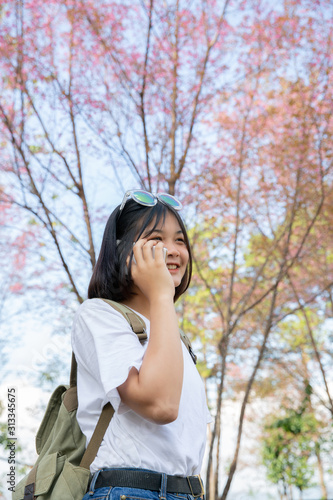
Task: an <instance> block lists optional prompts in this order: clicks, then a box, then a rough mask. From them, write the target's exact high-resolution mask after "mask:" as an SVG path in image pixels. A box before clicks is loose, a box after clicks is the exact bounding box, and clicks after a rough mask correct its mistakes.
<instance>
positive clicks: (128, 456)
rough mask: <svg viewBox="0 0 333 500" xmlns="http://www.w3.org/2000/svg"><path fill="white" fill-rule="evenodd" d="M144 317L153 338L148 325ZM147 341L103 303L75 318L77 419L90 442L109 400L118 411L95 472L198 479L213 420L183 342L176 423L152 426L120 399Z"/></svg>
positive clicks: (87, 307) (86, 308)
mask: <svg viewBox="0 0 333 500" xmlns="http://www.w3.org/2000/svg"><path fill="white" fill-rule="evenodd" d="M140 316H141V317H142V318H143V320H144V322H145V323H146V327H147V328H146V329H147V334H148V339H149V327H150V324H149V320H148V319H147V318H145V317H144V316H142V315H140ZM147 342H148V341H146V342H145V343H144V344H141V342H140V341H139V340H138V338H137V336H136V334H135V333H134V332H133V331H132V329H131V327H130V325H129V323H128V322H127V321H126V319H125V318H124V317H123V316H122V314H120V313H119V312H117V311H116V310H115V309H113V308H112V307H111V306H110V305H109V304H107V303H105V302H104V301H103V300H101V299H90V300H87V301H85V302H84V303H83V304H82V305H81V306H80V307H79V309H78V311H77V313H76V316H75V318H74V324H73V330H72V347H73V351H74V353H75V356H76V360H77V363H78V378H77V389H78V400H79V407H78V412H77V419H78V422H79V425H80V427H81V430H82V432H83V433H84V434H85V436H86V438H87V443H88V442H89V440H90V439H91V436H92V433H93V431H94V429H95V427H96V424H97V420H98V418H99V416H100V414H101V411H102V408H103V406H104V405H105V404H106V403H107V402H108V401H110V402H111V404H112V406H113V408H114V409H115V414H114V416H113V417H112V420H111V423H110V425H109V427H108V429H107V431H106V433H105V436H104V439H103V442H102V444H101V446H100V449H99V451H98V454H97V456H96V458H95V460H94V462H93V463H92V464H91V467H90V470H91V472H96V471H97V470H98V469H100V468H102V467H136V468H143V469H151V470H155V471H158V472H165V473H166V474H172V475H180V476H188V475H195V474H199V473H200V468H201V464H202V459H203V454H204V450H205V444H206V430H207V423H209V422H210V421H211V417H210V414H209V411H208V408H207V404H206V395H205V390H204V385H203V382H202V380H201V378H200V375H199V373H198V371H197V369H196V367H195V365H194V363H193V361H192V358H191V356H190V354H189V353H188V351H187V349H186V347H185V346H184V345H183V342H182V346H183V356H184V378H183V389H182V395H181V400H180V406H179V413H178V418H177V419H176V420H175V421H174V422H171V423H170V424H166V425H158V424H154V423H152V422H149V421H148V420H146V419H145V418H143V417H141V416H140V415H138V414H137V413H135V412H134V411H133V410H131V409H130V408H129V407H128V406H126V405H125V404H124V403H123V402H122V401H121V399H120V396H119V393H118V390H117V387H119V386H120V385H121V384H123V383H124V382H125V380H126V379H127V377H128V373H129V371H130V369H131V368H132V367H135V368H136V369H137V370H140V366H141V363H142V358H143V356H144V353H145V350H146V348H147Z"/></svg>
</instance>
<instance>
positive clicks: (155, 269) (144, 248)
mask: <svg viewBox="0 0 333 500" xmlns="http://www.w3.org/2000/svg"><path fill="white" fill-rule="evenodd" d="M153 246H154V247H155V258H153V252H152V248H153ZM133 253H134V257H135V260H136V263H134V262H133V261H132V267H131V274H132V278H133V281H134V284H135V285H136V286H137V287H138V288H139V289H140V290H141V292H142V293H143V294H144V295H145V296H146V297H147V298H148V300H149V301H150V300H151V299H152V298H157V297H159V296H161V295H166V296H168V297H169V296H171V297H172V298H173V296H174V294H175V286H174V283H173V280H172V277H171V275H170V273H169V271H168V268H167V266H166V264H165V260H164V256H163V243H162V242H161V241H159V242H156V240H147V239H146V238H140V239H139V240H138V241H137V242H136V244H135V245H134V246H133Z"/></svg>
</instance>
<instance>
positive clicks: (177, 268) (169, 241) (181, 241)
mask: <svg viewBox="0 0 333 500" xmlns="http://www.w3.org/2000/svg"><path fill="white" fill-rule="evenodd" d="M152 227H153V225H151V226H150V227H149V226H148V228H147V231H145V234H144V235H143V236H146V235H148V234H149V233H150V230H151V228H152ZM147 239H148V240H156V241H162V242H163V246H164V247H165V248H166V249H167V250H168V256H167V259H166V264H167V267H168V269H169V273H170V274H171V276H172V279H173V282H174V285H175V288H176V287H177V286H179V285H180V283H181V281H182V278H183V276H184V274H185V271H186V266H187V263H188V260H189V252H188V249H187V246H186V243H185V238H184V234H183V231H182V229H181V227H180V225H179V222H178V221H177V219H176V217H175V216H174V215H173V214H172V213H171V212H168V213H167V214H166V217H165V221H164V224H162V223H161V224H160V225H158V226H157V228H155V229H154V231H153V232H152V233H151V234H149V236H148V237H147Z"/></svg>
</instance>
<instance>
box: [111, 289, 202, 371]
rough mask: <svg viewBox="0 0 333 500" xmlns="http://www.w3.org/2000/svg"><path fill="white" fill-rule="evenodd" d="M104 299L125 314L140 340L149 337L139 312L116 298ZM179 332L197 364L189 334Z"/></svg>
mask: <svg viewBox="0 0 333 500" xmlns="http://www.w3.org/2000/svg"><path fill="white" fill-rule="evenodd" d="M102 300H104V302H106V303H107V304H109V305H110V306H111V307H113V308H114V309H116V310H117V311H118V312H120V313H121V314H122V315H123V316H124V318H125V319H126V320H127V321H128V322H129V324H130V325H131V327H132V330H133V332H135V333H136V334H137V336H138V337H139V339H140V340H146V339H147V332H146V324H145V322H144V321H143V319H142V318H141V317H140V316H139V315H138V314H136V313H135V312H134V311H132V309H130V308H129V307H127V306H125V305H124V304H119V302H115V301H114V300H109V299H102ZM179 333H180V338H181V339H182V341H183V342H184V344H185V347H186V349H187V350H188V352H189V353H190V356H191V358H192V360H193V363H194V364H196V363H197V357H196V355H195V354H194V351H193V349H192V345H191V342H190V339H189V338H188V337H187V335H185V333H184V332H183V331H181V330H179Z"/></svg>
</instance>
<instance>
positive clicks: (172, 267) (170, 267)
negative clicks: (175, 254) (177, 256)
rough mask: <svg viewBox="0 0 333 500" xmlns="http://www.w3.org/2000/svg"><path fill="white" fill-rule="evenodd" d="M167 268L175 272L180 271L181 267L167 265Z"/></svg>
mask: <svg viewBox="0 0 333 500" xmlns="http://www.w3.org/2000/svg"><path fill="white" fill-rule="evenodd" d="M167 268H168V269H169V271H175V270H176V269H179V266H177V265H176V264H167Z"/></svg>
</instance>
